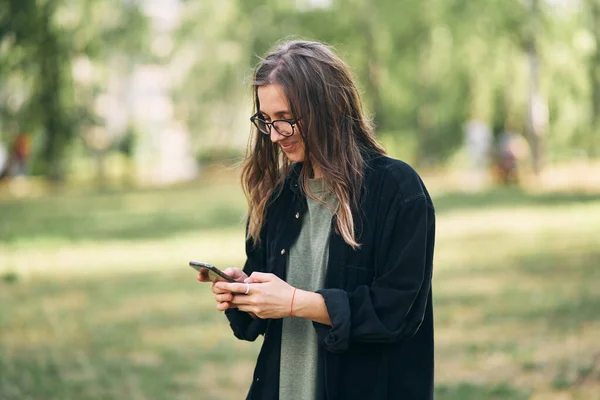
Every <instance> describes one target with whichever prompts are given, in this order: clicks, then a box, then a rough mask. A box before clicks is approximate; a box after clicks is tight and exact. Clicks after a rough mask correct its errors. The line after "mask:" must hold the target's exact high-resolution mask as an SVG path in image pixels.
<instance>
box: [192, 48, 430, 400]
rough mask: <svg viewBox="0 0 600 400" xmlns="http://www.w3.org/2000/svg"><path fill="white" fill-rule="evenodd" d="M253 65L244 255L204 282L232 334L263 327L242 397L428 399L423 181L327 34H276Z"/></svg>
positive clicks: (251, 333)
mask: <svg viewBox="0 0 600 400" xmlns="http://www.w3.org/2000/svg"><path fill="white" fill-rule="evenodd" d="M254 78H255V80H254V84H253V91H254V99H255V110H254V111H255V113H254V115H253V116H252V117H251V121H252V123H253V124H254V126H255V127H256V131H255V132H254V136H253V139H252V141H251V145H250V147H249V152H248V157H247V160H246V162H245V165H244V168H243V173H242V183H243V186H244V189H245V193H246V195H247V198H248V200H249V218H248V226H247V242H246V253H247V261H246V264H245V266H244V269H243V270H240V269H237V268H230V269H227V270H225V273H227V274H228V275H230V276H232V277H233V278H234V279H235V281H236V283H227V282H217V283H213V284H211V289H212V291H213V292H214V294H215V299H216V301H217V309H218V310H220V311H224V312H225V314H226V315H227V318H228V319H229V321H230V324H231V328H232V330H233V332H234V334H235V336H236V337H238V338H239V339H243V340H249V341H253V340H255V339H256V338H257V337H258V336H259V335H263V336H264V343H263V345H262V349H261V352H260V354H259V356H258V361H257V364H256V368H255V371H254V379H253V382H252V385H251V388H250V391H249V393H248V399H278V398H279V399H294V400H296V399H344V400H346V399H370V400H372V399H400V398H402V399H431V398H433V312H432V304H431V274H432V259H433V248H434V236H435V214H434V208H433V205H432V202H431V199H430V197H429V194H428V193H427V190H426V189H425V186H424V185H423V183H422V181H421V179H420V178H419V176H418V175H417V173H416V172H415V171H414V170H413V169H412V168H411V167H409V166H408V165H407V164H405V163H403V162H401V161H398V160H394V159H392V158H389V157H387V156H385V154H384V150H383V149H382V147H381V146H380V145H379V144H378V143H377V142H376V141H375V138H374V134H373V128H372V127H371V125H370V124H369V122H368V121H367V119H366V118H365V115H364V113H363V110H362V107H361V103H360V99H359V94H358V91H357V89H356V86H355V85H354V83H353V81H352V78H351V75H350V72H349V70H348V68H347V66H346V65H345V64H344V62H343V61H342V60H340V59H339V58H338V57H337V56H336V55H335V54H334V53H333V52H332V51H331V50H330V49H329V48H328V47H327V46H325V45H323V44H321V43H316V42H306V41H291V42H286V43H283V44H280V45H279V46H278V47H277V48H275V49H274V50H273V51H272V52H271V53H269V54H268V55H267V56H266V57H265V58H264V59H263V60H262V61H261V62H260V64H259V65H258V67H257V69H256V71H255V75H254ZM198 279H199V280H201V281H202V280H204V278H202V276H201V275H200V276H199V277H198Z"/></svg>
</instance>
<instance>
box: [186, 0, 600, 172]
mask: <svg viewBox="0 0 600 400" xmlns="http://www.w3.org/2000/svg"><path fill="white" fill-rule="evenodd" d="M594 1H595V0H590V1H589V4H592V3H594ZM313 3H315V4H316V3H318V2H311V1H296V2H293V1H284V0H270V1H267V2H264V1H262V2H258V1H241V0H238V1H234V0H228V1H219V2H216V1H214V2H202V5H198V4H196V3H195V2H186V3H185V4H186V5H185V9H186V13H185V15H186V19H185V21H184V22H183V24H182V29H181V32H180V35H179V40H178V43H179V49H180V50H181V49H185V48H190V46H195V47H194V48H195V49H199V50H198V53H199V55H198V57H197V62H196V63H195V66H194V67H193V68H192V69H191V71H190V74H189V75H188V79H185V81H184V84H183V85H182V86H181V87H180V88H179V89H178V92H177V93H178V95H179V97H180V100H181V101H180V102H179V103H178V108H181V109H189V108H190V107H193V108H194V109H195V110H197V112H193V113H187V118H186V121H187V122H188V124H189V125H190V126H191V127H193V129H192V130H193V131H197V132H202V131H206V129H207V127H208V126H214V125H215V124H217V125H218V124H219V123H220V122H219V121H218V120H214V119H210V118H207V116H209V115H214V114H217V113H220V112H221V111H220V110H221V109H222V107H223V105H224V104H229V105H230V109H232V111H230V113H229V115H231V116H233V115H237V114H238V113H239V114H240V115H245V114H243V112H246V113H247V110H248V109H249V106H248V100H247V97H246V93H247V92H245V87H246V86H247V85H246V86H245V85H244V77H247V74H248V73H249V71H250V70H251V67H252V66H253V65H254V64H255V62H256V61H257V58H256V56H257V55H262V54H264V53H265V52H266V51H267V50H268V49H269V48H271V47H272V46H273V45H274V44H275V43H276V42H277V41H278V40H280V39H282V38H287V37H299V38H306V39H315V40H321V41H324V42H326V43H329V44H332V45H334V46H335V47H336V48H337V49H338V51H339V52H340V53H341V54H342V56H343V57H344V58H345V59H346V60H347V61H348V63H349V64H350V65H351V66H352V68H353V70H354V72H355V74H356V77H357V79H358V82H359V85H360V87H361V89H362V92H363V97H364V100H365V102H366V104H367V106H368V109H369V110H370V111H371V113H373V114H374V120H375V122H376V125H377V127H378V129H379V130H380V131H382V132H391V131H398V130H399V131H403V132H410V135H411V137H412V139H411V140H410V142H413V141H414V140H416V141H417V143H418V146H417V152H416V156H415V160H416V161H417V162H427V163H440V162H444V161H445V160H447V159H449V158H450V157H451V156H452V155H453V154H454V153H455V152H456V150H457V149H458V148H459V147H460V146H461V145H462V140H463V130H464V125H465V122H467V121H468V119H469V118H478V119H481V120H483V121H484V122H487V123H488V124H489V125H490V126H493V128H494V131H495V133H500V132H501V131H504V130H505V129H508V130H511V131H513V132H517V133H521V134H525V122H526V117H527V104H528V103H527V101H528V100H527V95H528V94H527V90H526V88H527V87H528V80H529V77H528V74H527V70H526V68H525V63H524V61H525V57H526V50H527V46H528V43H530V42H531V40H533V39H532V38H534V36H533V35H535V38H536V40H537V42H538V43H539V54H540V59H541V68H540V71H541V77H542V88H541V92H542V96H543V98H544V99H545V100H546V102H547V103H548V105H549V108H550V125H549V126H548V129H547V132H546V135H545V140H546V141H547V146H546V150H547V151H548V153H549V156H548V157H549V158H550V159H558V158H559V157H561V156H562V155H563V154H565V153H567V154H568V156H569V157H572V156H573V155H574V154H575V153H577V152H578V150H574V149H575V148H580V149H581V148H587V147H589V146H588V145H589V144H591V143H593V142H594V141H597V140H598V139H597V137H595V136H594V135H592V134H591V130H590V126H589V124H587V123H586V122H585V121H589V120H590V118H591V117H590V115H591V113H590V110H591V109H592V107H591V106H590V107H585V106H584V107H582V105H585V104H591V100H592V97H591V92H590V87H591V84H592V79H591V78H590V74H588V73H587V71H588V69H589V68H588V65H594V61H593V60H592V59H588V58H586V57H587V56H585V57H584V54H581V53H580V49H577V48H573V46H571V45H570V44H572V43H573V42H574V41H575V42H576V41H578V40H580V39H581V35H584V36H585V37H588V36H589V33H588V32H589V30H588V28H587V26H588V25H586V24H585V23H584V22H583V21H582V16H583V11H584V10H582V9H579V8H577V7H567V6H565V8H564V9H563V8H558V7H559V6H554V5H552V4H551V3H549V2H545V1H540V2H539V3H538V10H537V12H536V13H535V14H532V13H531V12H530V11H529V9H528V7H527V3H526V2H523V1H520V0H508V1H486V2H473V1H464V0H451V1H447V0H421V1H416V0H413V1H404V2H402V4H401V5H400V4H398V3H397V2H395V1H390V0H377V1H366V0H334V1H330V2H323V3H324V4H325V5H324V6H320V7H318V6H315V5H312V4H313ZM594 4H595V3H594ZM200 18H201V19H202V20H203V22H204V23H203V24H198V23H197V21H198V20H199V19H200ZM211 21H212V23H211ZM233 25H235V29H227V27H229V26H233ZM590 26H595V25H590ZM586 35H587V36H586ZM578 38H579V39H578ZM595 40H596V41H597V40H598V39H595ZM596 47H597V48H600V46H596ZM209 49H210V50H209ZM232 49H234V50H235V51H231V50H232ZM206 50H207V51H208V52H207V53H206V52H205V51H206ZM204 54H210V55H211V56H210V57H206V56H203V55H204ZM224 57H225V58H226V60H224V59H223V58H224ZM208 77H210V78H208ZM598 93H600V91H599V92H598ZM598 98H600V97H598ZM190 102H193V103H194V104H193V105H191V106H190ZM599 104H600V102H599ZM233 110H236V111H233ZM240 110H241V111H240ZM223 129H226V128H223ZM203 137H205V135H203ZM399 145H402V144H400V143H399ZM392 152H394V150H392ZM563 158H564V157H563Z"/></svg>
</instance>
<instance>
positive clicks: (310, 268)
mask: <svg viewBox="0 0 600 400" xmlns="http://www.w3.org/2000/svg"><path fill="white" fill-rule="evenodd" d="M322 185H323V182H322V180H320V179H311V180H310V188H311V190H312V192H313V193H314V194H315V195H316V196H317V197H318V198H320V199H322V200H324V201H325V202H326V204H321V203H319V202H316V201H314V200H312V199H311V198H309V197H307V202H308V209H307V211H306V215H304V216H303V220H302V229H301V230H300V235H299V236H298V239H297V240H296V242H295V243H294V245H293V246H292V247H291V248H290V253H289V259H288V267H287V276H286V278H287V282H288V283H289V284H290V285H292V286H294V287H297V288H298V289H302V290H308V291H311V292H314V291H316V290H318V289H321V288H322V287H323V283H324V281H325V271H326V269H327V259H328V256H329V232H330V230H331V218H332V216H333V209H334V208H333V207H334V206H335V205H336V202H337V199H336V197H335V195H334V194H333V193H331V192H327V191H325V190H324V188H323V186H322ZM316 372H317V335H316V333H315V330H314V328H313V326H312V321H309V320H307V319H303V318H284V319H283V327H282V337H281V361H280V372H279V398H280V399H281V400H288V399H289V400H292V399H293V400H313V399H314V398H315V394H316V393H315V390H316V383H317V377H316Z"/></svg>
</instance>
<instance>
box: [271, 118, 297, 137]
mask: <svg viewBox="0 0 600 400" xmlns="http://www.w3.org/2000/svg"><path fill="white" fill-rule="evenodd" d="M273 128H275V130H276V131H277V133H279V134H280V135H282V136H292V135H293V134H294V126H293V125H292V124H291V123H290V122H288V121H275V123H273Z"/></svg>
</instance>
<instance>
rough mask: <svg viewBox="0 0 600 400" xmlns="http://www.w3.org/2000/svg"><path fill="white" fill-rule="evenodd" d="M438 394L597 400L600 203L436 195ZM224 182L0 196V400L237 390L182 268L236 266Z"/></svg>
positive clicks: (253, 348) (234, 354) (508, 194)
mask: <svg viewBox="0 0 600 400" xmlns="http://www.w3.org/2000/svg"><path fill="white" fill-rule="evenodd" d="M432 193H433V195H434V200H435V203H436V206H437V216H438V236H437V248H436V257H435V276H434V303H435V313H436V314H435V315H436V382H437V387H436V398H437V399H461V400H462V399H467V400H469V399H515V400H517V399H530V398H531V399H554V398H555V399H563V398H569V399H586V400H587V399H595V398H600V347H599V346H598V343H599V341H598V338H600V268H598V266H600V234H599V233H600V230H599V229H600V228H599V227H600V195H594V194H590V193H587V194H585V193H562V194H550V193H544V194H537V195H532V194H528V193H526V192H524V191H518V190H494V191H490V192H485V193H479V194H464V193H436V192H435V190H434V189H433V190H432ZM244 209H245V203H244V200H243V197H242V195H241V191H240V190H239V188H238V186H237V184H236V182H235V181H233V180H232V181H228V180H225V181H216V182H210V181H203V182H199V183H197V184H194V185H190V186H185V187H177V188H170V189H153V190H130V191H112V192H106V193H95V192H83V191H79V192H77V191H72V190H71V191H66V192H59V193H54V194H48V195H43V196H40V197H37V198H28V199H22V198H19V199H15V198H9V197H7V196H4V197H0V215H1V217H0V276H2V279H0V399H3V400H4V399H7V400H12V399H107V398H108V399H237V398H243V396H244V394H245V392H246V390H247V388H248V385H249V382H250V379H251V373H252V369H253V365H254V361H255V358H256V354H257V352H258V349H259V346H260V343H259V342H257V343H245V342H240V341H237V340H236V339H235V338H233V335H232V334H231V332H230V330H229V328H228V326H227V323H226V321H225V319H224V317H223V316H222V315H220V313H218V312H217V311H216V310H215V307H214V302H213V300H212V298H211V296H210V293H209V291H208V290H207V288H206V287H205V286H202V285H201V284H199V283H197V282H196V281H195V279H194V278H195V273H194V272H193V270H191V269H190V268H189V267H187V265H186V264H187V261H188V260H189V259H193V258H196V259H200V260H208V261H212V262H213V263H215V264H216V265H218V266H223V267H225V266H228V265H240V264H241V263H242V262H243V258H244V255H243V223H242V217H243V215H244Z"/></svg>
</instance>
